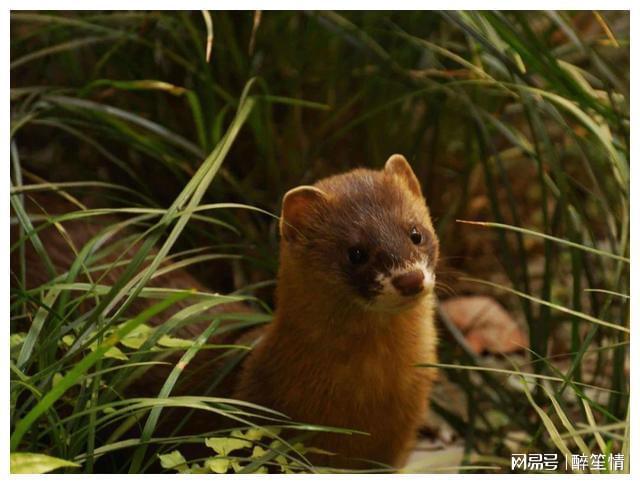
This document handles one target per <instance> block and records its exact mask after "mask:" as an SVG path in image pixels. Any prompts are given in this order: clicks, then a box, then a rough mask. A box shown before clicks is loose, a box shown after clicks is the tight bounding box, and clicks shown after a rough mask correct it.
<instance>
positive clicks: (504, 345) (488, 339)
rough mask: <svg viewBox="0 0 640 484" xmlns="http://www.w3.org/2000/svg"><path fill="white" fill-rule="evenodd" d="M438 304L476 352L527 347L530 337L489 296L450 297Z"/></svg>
mask: <svg viewBox="0 0 640 484" xmlns="http://www.w3.org/2000/svg"><path fill="white" fill-rule="evenodd" d="M440 306H441V309H442V311H443V312H444V314H445V315H446V316H447V317H448V318H449V320H450V321H451V323H453V324H454V325H455V326H456V327H457V328H458V329H460V331H462V333H463V334H464V337H465V339H466V340H467V343H468V344H469V347H470V348H471V349H472V350H473V351H475V352H476V353H482V352H484V351H487V352H489V353H510V352H514V351H520V350H522V348H523V347H524V348H526V347H528V346H529V338H528V337H527V335H526V333H524V331H522V329H521V328H520V326H519V325H518V323H516V322H515V320H514V319H513V318H512V317H511V315H510V314H509V313H508V312H507V311H505V310H504V308H503V307H502V306H501V305H500V304H499V303H498V302H496V301H494V300H493V299H491V298H489V297H486V296H461V297H453V298H450V299H447V300H446V301H443V302H442V303H441V304H440Z"/></svg>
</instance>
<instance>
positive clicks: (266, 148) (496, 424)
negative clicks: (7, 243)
mask: <svg viewBox="0 0 640 484" xmlns="http://www.w3.org/2000/svg"><path fill="white" fill-rule="evenodd" d="M11 18H12V24H11V28H12V41H11V70H12V73H11V86H12V87H11V110H12V111H11V136H12V144H11V175H12V189H11V207H12V225H13V226H14V227H15V228H16V230H17V235H16V236H15V238H14V240H12V247H11V250H12V257H16V258H17V260H19V265H18V267H19V269H18V270H17V271H16V272H14V273H12V276H11V298H12V299H11V318H12V320H11V321H12V363H11V365H12V366H11V367H12V376H11V379H12V387H11V405H12V407H11V415H12V432H13V434H12V449H13V450H20V451H27V452H34V453H43V454H48V455H51V456H55V457H59V458H62V459H66V460H69V461H72V462H76V463H79V464H80V465H81V467H80V468H74V467H69V468H65V469H67V470H68V471H70V472H78V471H84V472H90V471H92V470H93V469H94V466H95V462H96V458H98V457H100V456H103V455H105V454H108V453H109V452H111V451H113V450H116V449H118V448H120V447H123V446H131V448H133V449H134V451H133V452H132V453H131V456H130V457H131V460H130V461H129V462H126V463H123V464H120V465H119V466H116V465H114V467H113V469H112V470H114V471H117V470H120V471H131V472H139V471H144V470H145V469H148V468H149V467H150V466H152V465H154V464H156V463H157V462H158V461H157V456H156V454H157V451H158V449H160V450H159V451H158V452H160V453H165V454H167V455H169V453H170V452H171V451H173V450H175V449H179V448H180V445H181V443H184V442H183V441H181V440H180V439H179V438H174V439H173V440H172V439H171V438H167V439H166V440H164V441H162V439H160V444H164V445H161V446H160V447H154V449H156V450H154V451H153V452H150V451H148V450H149V448H148V445H149V444H151V443H153V444H157V443H158V438H156V437H154V429H155V422H156V420H157V418H158V413H159V412H160V411H161V410H162V408H164V407H170V406H174V405H178V406H185V407H190V408H204V407H206V409H208V411H212V412H229V413H230V414H232V416H235V417H236V418H237V419H240V418H242V417H240V415H244V414H246V413H251V412H252V411H253V410H256V409H253V410H252V409H250V408H247V407H246V406H244V404H242V403H241V402H234V403H233V404H231V407H230V406H229V404H228V403H227V402H222V401H219V400H217V399H216V397H215V390H213V391H212V393H211V395H212V396H210V397H172V396H171V390H172V388H173V385H174V384H175V381H176V380H177V379H179V376H180V375H179V374H177V373H174V374H173V375H172V376H171V377H170V378H169V379H167V381H166V383H165V385H166V386H165V387H164V388H163V391H162V394H161V395H158V397H157V398H156V399H147V400H135V399H133V400H132V399H127V398H126V397H123V396H121V395H120V394H116V393H115V392H104V391H99V390H100V389H104V388H114V389H120V388H121V385H120V382H121V380H122V379H123V378H128V377H130V376H131V374H132V371H133V370H134V369H136V368H137V366H144V365H152V364H154V363H153V361H154V359H153V358H152V357H150V356H149V354H151V355H153V354H154V353H148V352H146V351H147V350H149V349H151V348H153V347H154V345H155V341H158V340H159V339H160V338H161V337H162V335H163V334H167V335H168V334H170V332H171V330H172V327H174V326H176V325H180V324H184V320H185V319H188V318H194V319H197V316H198V314H199V313H202V312H203V311H205V310H206V308H208V307H211V305H216V304H220V303H222V302H225V301H228V300H234V301H236V300H246V299H247V298H251V300H252V301H255V299H254V297H255V296H257V297H258V298H262V299H264V300H265V301H266V303H267V305H269V304H271V302H272V301H271V291H270V288H271V287H272V281H273V278H274V277H275V270H276V267H277V256H276V254H277V250H276V248H277V240H276V227H277V224H276V223H275V220H274V218H273V217H271V216H269V215H267V214H266V213H264V212H267V213H277V211H278V204H279V200H280V197H281V195H282V193H284V191H285V190H286V189H288V188H290V187H292V186H295V185H297V184H302V183H308V182H311V181H313V180H315V179H317V178H319V177H322V176H325V175H328V174H332V173H335V172H337V171H340V170H343V169H349V168H352V167H354V166H357V165H365V166H373V167H378V166H380V165H381V164H382V163H383V161H384V160H385V159H386V157H387V156H388V155H389V154H390V153H393V152H402V153H404V154H405V155H407V157H408V158H409V159H410V161H411V163H412V165H413V166H414V168H415V170H416V173H417V174H418V176H419V177H420V178H421V181H422V183H423V186H424V189H425V193H426V197H427V200H428V202H429V205H430V207H431V210H432V213H433V214H434V216H435V217H436V223H437V230H438V233H439V236H440V239H441V246H442V251H443V254H444V255H445V257H447V256H448V257H455V258H449V259H445V266H444V269H443V275H442V276H441V279H445V280H446V282H447V283H448V284H449V285H450V286H452V289H453V290H454V291H456V292H459V293H464V292H474V293H477V292H479V293H485V294H490V295H492V296H493V297H497V298H499V299H500V300H501V301H502V302H503V303H504V304H505V305H506V306H507V307H508V308H509V309H510V311H511V312H512V314H514V315H516V316H517V317H518V318H519V319H520V320H521V321H522V322H523V323H524V324H525V325H526V326H527V329H528V332H529V339H530V348H528V349H527V350H526V352H527V357H526V358H511V357H505V358H502V359H501V363H500V364H495V363H496V361H495V359H491V358H486V357H484V356H482V355H478V354H475V353H473V352H472V351H470V350H469V349H468V347H466V346H465V345H464V340H463V339H461V335H460V334H459V333H457V332H456V328H455V327H454V326H453V325H452V324H450V322H448V321H447V319H446V315H444V314H441V315H440V316H441V319H442V321H443V340H444V341H443V343H442V345H441V355H440V359H441V361H443V365H441V366H442V368H441V371H442V372H443V373H444V374H445V375H446V377H447V378H448V379H450V380H451V381H452V382H455V383H456V384H457V385H459V386H460V387H461V388H462V390H463V393H464V394H465V396H466V400H467V405H466V410H465V412H464V413H462V414H460V413H459V412H458V413H456V412H452V411H450V409H449V408H448V407H447V406H446V405H445V404H444V403H443V402H439V401H438V400H437V399H436V400H434V401H433V402H432V406H433V408H434V410H435V411H436V412H437V413H439V414H440V415H441V416H442V417H444V419H445V420H446V421H447V422H448V423H449V424H450V425H451V426H452V427H453V428H454V429H456V430H457V432H458V433H459V434H460V435H461V436H462V438H463V439H464V458H463V460H462V461H461V462H460V463H459V467H458V469H459V470H460V471H461V472H462V471H464V470H465V469H473V468H474V466H481V465H484V464H489V465H493V466H498V467H499V468H501V469H503V470H508V469H509V463H508V461H507V460H505V459H508V458H509V457H510V454H511V453H512V452H519V453H522V452H527V451H529V452H536V451H537V452H547V451H554V452H558V453H561V454H563V453H567V452H572V453H603V454H607V455H608V454H612V453H618V452H622V453H625V454H628V447H629V434H628V418H629V417H628V402H629V376H628V355H629V224H630V220H629V153H630V152H629V69H628V65H629V58H628V56H629V49H628V46H629V16H628V15H627V14H625V13H611V14H609V13H594V12H582V13H572V14H569V13H564V12H538V13H524V12H508V13H507V12H419V13H400V12H393V13H391V12H362V13H334V12H309V13H287V12H282V13H275V12H273V13H272V12H265V13H262V14H261V13H258V12H242V13H240V12H238V13H232V12H224V13H217V12H211V13H210V14H209V15H203V14H201V13H199V12H197V13H196V12H194V13H187V12H163V13H158V12H108V13H98V12H92V13H65V12H60V13H55V14H50V13H35V12H28V13H25V12H13V13H12V15H11ZM212 29H213V32H215V35H213V36H212ZM209 49H210V52H209V53H208V51H209ZM223 162H224V164H223ZM35 190H55V191H56V192H57V193H58V194H60V195H61V196H63V197H66V198H67V199H68V200H71V201H74V202H78V204H79V205H78V210H77V211H75V212H73V213H70V214H66V215H62V216H57V217H47V216H43V215H37V214H34V213H30V211H29V210H27V208H26V207H27V205H28V204H27V201H29V197H30V195H31V193H33V191H35ZM97 192H99V193H100V195H101V196H102V197H103V198H104V199H106V200H108V201H109V204H110V206H111V207H112V208H109V209H105V210H103V211H100V210H90V209H88V208H86V207H84V206H82V203H81V202H80V201H79V200H81V199H82V196H83V195H86V194H87V193H97ZM165 207H169V208H165ZM263 211H264V212H263ZM115 214H117V215H118V216H119V217H121V218H120V219H119V220H120V221H119V222H117V223H114V222H108V223H107V222H105V227H104V231H103V233H102V235H101V236H100V237H96V238H95V239H94V240H92V241H91V242H90V243H89V244H87V246H85V247H76V248H74V250H76V252H77V254H78V256H77V261H76V264H74V266H73V268H72V269H71V270H70V271H69V273H67V274H56V273H55V268H54V267H53V265H52V264H51V262H50V258H49V256H48V254H47V251H46V249H45V247H44V245H43V244H42V242H41V241H40V239H39V236H38V233H39V230H42V227H44V226H45V225H51V224H53V226H54V227H56V229H57V230H59V231H60V232H61V233H64V223H65V221H69V220H74V219H78V218H86V217H91V218H92V219H93V218H95V219H96V220H100V217H101V216H104V215H115ZM468 222H474V223H472V224H470V223H468ZM478 222H481V224H480V225H479V224H478ZM123 230H124V231H125V232H126V231H131V233H134V234H137V235H135V237H138V242H139V243H140V249H139V250H138V251H137V252H136V254H135V256H134V257H133V258H132V259H131V260H126V258H123V259H122V260H120V261H118V262H117V263H118V264H121V265H123V266H125V267H126V268H127V269H126V271H125V272H124V274H123V275H122V277H121V278H119V279H118V280H117V281H116V282H115V283H114V284H112V285H105V284H102V283H101V281H90V283H81V282H79V279H81V276H82V275H84V274H87V273H90V271H89V270H88V269H89V268H91V267H94V266H96V265H99V264H101V257H104V255H105V254H104V251H105V250H106V251H108V250H109V248H108V247H106V248H105V247H103V246H102V243H103V242H102V240H103V237H106V236H107V235H108V234H111V233H118V232H120V231H123ZM132 240H133V239H132ZM26 244H31V245H32V246H33V248H34V250H35V252H36V253H37V254H38V257H39V258H40V259H41V260H42V262H43V266H44V267H45V268H47V271H48V273H47V275H48V279H49V282H48V283H47V284H45V285H43V286H42V287H39V288H37V289H36V290H26V284H25V264H26V263H27V261H26V258H25V247H26ZM229 256H231V257H230V258H229ZM215 257H219V258H225V260H227V259H228V260H229V263H228V264H227V265H226V266H225V267H226V269H225V273H226V274H227V275H226V276H224V277H222V278H220V277H218V274H214V273H212V272H210V271H207V261H209V260H211V258H215ZM176 261H177V262H176ZM180 261H182V262H180ZM102 263H104V262H102ZM167 263H173V264H182V265H181V267H185V266H188V267H189V268H190V270H191V271H193V273H194V274H196V275H198V276H199V277H200V278H201V279H202V280H203V281H205V282H206V283H208V284H209V286H210V287H212V288H214V289H215V290H220V291H226V292H232V291H236V290H237V291H238V292H235V293H234V294H233V295H230V296H219V295H212V294H199V295H198V296H197V297H196V296H194V295H193V294H191V295H189V294H187V295H186V296H185V297H187V298H188V299H187V300H188V301H190V306H189V309H190V310H186V309H185V310H184V312H181V313H178V314H176V315H175V316H174V319H173V320H170V321H167V322H166V323H165V324H163V325H162V326H160V327H159V329H158V331H159V332H158V333H154V335H155V336H154V338H155V340H151V339H149V340H147V341H146V342H145V343H144V345H146V346H142V347H140V348H139V351H138V350H132V349H131V348H128V347H126V346H123V345H121V344H118V338H127V335H126V334H124V333H122V334H121V333H119V331H121V330H122V331H124V329H123V328H131V331H134V328H133V326H135V325H134V324H133V321H136V322H137V323H139V324H142V322H144V318H145V317H146V316H145V315H144V314H140V315H139V316H138V318H133V319H131V320H129V319H128V316H126V314H127V313H126V309H127V307H129V306H130V305H131V304H132V303H133V302H134V301H135V300H136V299H137V298H140V297H153V298H160V299H164V298H165V297H166V296H167V295H173V294H174V292H173V291H171V290H168V289H166V288H158V287H153V284H152V282H153V279H152V277H153V275H154V274H155V273H156V272H157V271H158V270H160V269H161V267H162V266H163V264H167ZM214 272H215V271H214ZM447 272H456V273H462V274H463V277H461V278H458V279H451V280H448V279H447V277H446V276H447ZM482 281H484V282H482ZM87 298H89V299H90V300H92V301H94V303H95V304H93V305H92V309H91V311H89V312H86V313H83V309H82V308H83V305H82V304H81V302H82V301H83V300H85V299H87ZM165 301H166V302H163V303H158V304H165V303H166V304H169V303H170V302H171V299H167V300H165ZM153 307H156V306H152V308H153ZM247 318H248V321H246V324H258V323H260V322H264V319H265V317H264V316H263V315H260V314H257V315H256V316H255V317H253V319H252V317H247ZM126 321H132V323H131V326H128V324H129V323H126V324H124V325H123V323H125V322H126ZM218 324H219V321H214V322H212V325H211V326H210V327H209V329H208V331H209V332H210V333H212V334H213V333H215V332H216V331H217V330H218V329H217V328H218V326H217V325H218ZM141 327H144V325H143V326H141ZM447 333H450V337H449V336H447V337H444V336H445V335H446V334H447ZM116 335H120V336H116ZM65 336H69V337H71V339H67V341H70V344H69V345H68V346H65V345H64V344H63V343H62V341H63V338H65ZM201 343H202V341H201ZM114 348H115V349H118V351H121V352H124V355H123V356H124V357H126V358H128V360H126V361H125V360H118V359H117V358H113V356H114V355H118V353H116V352H115V351H114ZM196 348H197V345H196ZM558 348H560V349H561V350H559V349H558ZM156 349H157V346H156ZM109 350H111V352H109ZM236 350H237V351H239V352H240V353H242V350H239V349H236ZM194 351H197V349H194ZM188 353H189V352H186V353H185V354H184V355H183V358H186V360H189V358H190V357H191V356H192V355H189V354H188ZM559 353H566V354H565V355H563V356H562V355H559ZM92 355H93V356H92ZM118 356H121V355H118ZM150 358H151V359H150ZM87 359H89V360H87ZM60 382H63V384H62V385H60ZM132 417H135V418H136V419H138V420H140V422H141V425H142V427H143V429H142V432H141V434H140V438H139V439H138V440H133V441H126V442H125V441H120V442H119V441H118V438H119V437H118V434H115V435H114V437H113V440H107V442H106V443H105V442H99V441H98V439H100V436H97V435H96V432H95V429H98V430H100V429H101V428H102V427H107V426H108V424H111V423H114V422H120V423H123V422H125V421H126V420H127V419H130V418H132ZM274 418H277V417H274ZM249 425H250V423H249V422H248V421H247V422H239V427H243V428H246V427H247V426H249ZM229 431H231V429H229ZM237 435H238V434H236V436H237ZM242 435H245V434H242ZM242 438H244V437H241V440H242ZM261 438H262V436H261ZM514 440H515V441H517V444H515V445H514V444H512V443H511V442H512V441H514ZM198 441H200V442H201V441H202V439H201V438H200V440H198ZM258 447H260V446H258ZM299 449H300V448H298V450H299ZM255 454H256V455H254V457H253V459H252V462H253V464H252V463H248V462H243V463H242V465H245V466H246V467H245V468H244V470H247V469H248V470H250V471H256V470H258V469H262V468H263V467H262V466H263V465H265V463H266V465H267V467H268V466H270V465H276V464H277V461H276V460H274V459H275V458H276V457H277V455H275V454H267V456H266V457H265V456H264V455H262V454H261V452H259V451H258V452H255ZM257 454H261V457H257ZM174 457H175V455H174ZM227 457H228V456H225V455H218V458H217V459H218V462H217V464H216V465H220V462H219V461H225V459H226V460H229V459H228V458H227ZM100 459H103V460H104V457H100ZM165 459H168V458H165ZM176 459H178V460H177V461H175V462H173V464H175V466H174V467H175V468H181V469H182V470H185V467H177V466H184V465H186V464H184V463H181V462H180V461H179V458H178V457H176ZM287 459H289V457H287ZM291 459H292V460H294V461H296V462H298V463H299V465H300V466H302V467H299V468H298V467H295V466H294V468H296V469H300V468H304V469H307V470H314V469H312V468H309V466H307V465H306V464H304V456H301V455H299V454H298V455H297V456H296V454H295V453H293V454H291ZM249 460H251V459H249ZM280 460H282V459H280ZM234 462H235V464H236V468H237V470H240V468H239V467H238V466H239V465H240V463H239V461H234ZM227 464H228V465H231V463H230V461H229V462H227ZM167 465H168V464H167ZM277 465H281V462H280V464H277ZM627 465H628V462H627ZM435 467H437V462H436V463H434V462H429V463H426V465H425V467H424V470H428V469H429V468H435ZM215 468H216V469H217V470H226V468H224V466H223V467H215ZM229 468H231V467H229ZM625 469H628V467H626V468H625Z"/></svg>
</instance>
